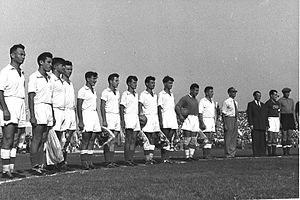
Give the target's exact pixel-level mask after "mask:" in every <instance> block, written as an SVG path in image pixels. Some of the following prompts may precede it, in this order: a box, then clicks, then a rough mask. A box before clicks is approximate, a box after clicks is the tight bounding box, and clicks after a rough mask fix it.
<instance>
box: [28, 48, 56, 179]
mask: <svg viewBox="0 0 300 200" xmlns="http://www.w3.org/2000/svg"><path fill="white" fill-rule="evenodd" d="M52 57H53V56H52V54H51V53H49V52H44V53H42V54H41V55H39V56H38V58H37V62H38V65H39V68H38V70H37V71H36V72H34V73H33V74H31V75H30V77H29V82H28V106H29V111H30V123H31V126H32V141H31V145H30V158H31V165H32V170H33V171H34V172H35V173H36V174H37V175H42V174H43V171H42V170H43V167H44V166H43V165H44V158H45V153H44V143H45V142H46V141H47V138H48V132H49V130H50V129H51V127H52V126H54V125H55V118H54V114H53V112H54V111H53V106H52V92H53V85H52V81H51V80H50V76H49V75H48V72H50V71H51V66H52Z"/></svg>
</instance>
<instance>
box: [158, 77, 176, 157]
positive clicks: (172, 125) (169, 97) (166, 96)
mask: <svg viewBox="0 0 300 200" xmlns="http://www.w3.org/2000/svg"><path fill="white" fill-rule="evenodd" d="M173 82H174V79H173V78H172V77H170V76H165V77H164V78H163V84H164V89H163V90H162V91H161V92H160V93H159V94H158V119H159V125H160V129H161V130H162V132H163V133H164V134H165V135H166V137H167V139H168V140H169V142H172V138H173V136H174V134H175V132H176V130H177V129H178V123H177V116H176V113H175V100H174V95H173V92H172V91H171V89H172V87H173ZM169 151H170V146H168V147H165V148H162V149H161V157H162V162H163V163H172V161H170V159H169Z"/></svg>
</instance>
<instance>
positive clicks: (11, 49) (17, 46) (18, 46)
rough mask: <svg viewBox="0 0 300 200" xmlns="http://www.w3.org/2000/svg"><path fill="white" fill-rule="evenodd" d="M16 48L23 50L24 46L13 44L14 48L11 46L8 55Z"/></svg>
mask: <svg viewBox="0 0 300 200" xmlns="http://www.w3.org/2000/svg"><path fill="white" fill-rule="evenodd" d="M18 48H20V49H23V50H24V49H25V47H24V45H23V44H15V45H14V46H12V47H11V48H10V50H9V54H12V53H14V52H15V51H16V50H17V49H18Z"/></svg>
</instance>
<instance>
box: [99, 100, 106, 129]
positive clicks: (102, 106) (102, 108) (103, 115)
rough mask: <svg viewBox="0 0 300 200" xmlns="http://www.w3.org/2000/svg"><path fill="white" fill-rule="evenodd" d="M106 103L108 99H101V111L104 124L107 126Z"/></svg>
mask: <svg viewBox="0 0 300 200" xmlns="http://www.w3.org/2000/svg"><path fill="white" fill-rule="evenodd" d="M105 104H106V101H104V100H103V99H101V103H100V112H101V117H102V125H103V126H104V127H107V121H106V113H105Z"/></svg>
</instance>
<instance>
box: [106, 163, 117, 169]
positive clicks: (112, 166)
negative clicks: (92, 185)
mask: <svg viewBox="0 0 300 200" xmlns="http://www.w3.org/2000/svg"><path fill="white" fill-rule="evenodd" d="M106 168H115V166H114V164H113V163H108V164H107V165H106Z"/></svg>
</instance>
